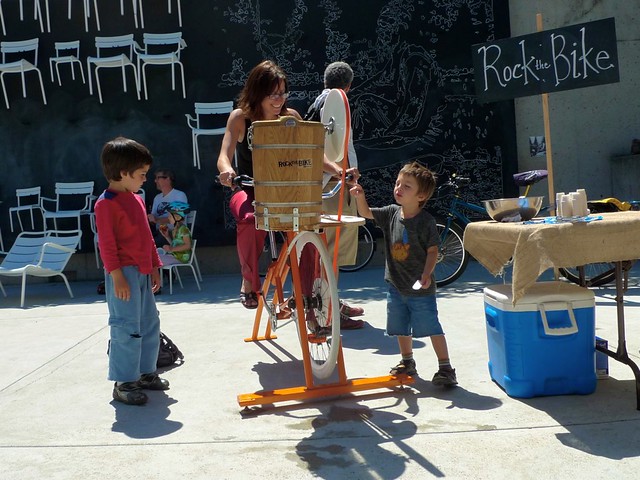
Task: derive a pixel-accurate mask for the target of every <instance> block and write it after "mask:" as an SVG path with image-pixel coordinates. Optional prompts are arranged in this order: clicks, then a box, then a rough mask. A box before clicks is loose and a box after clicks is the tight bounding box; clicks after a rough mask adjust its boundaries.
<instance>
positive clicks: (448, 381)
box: [431, 367, 458, 387]
mask: <svg viewBox="0 0 640 480" xmlns="http://www.w3.org/2000/svg"><path fill="white" fill-rule="evenodd" d="M431 383H433V384H434V385H442V386H443V387H453V386H454V385H457V384H458V379H457V378H456V370H455V369H454V368H451V367H449V368H440V370H438V371H437V372H436V374H435V375H434V376H433V379H432V380H431Z"/></svg>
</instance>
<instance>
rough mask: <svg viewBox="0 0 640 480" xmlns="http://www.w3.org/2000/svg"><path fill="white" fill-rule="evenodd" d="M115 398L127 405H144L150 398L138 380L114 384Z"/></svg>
mask: <svg viewBox="0 0 640 480" xmlns="http://www.w3.org/2000/svg"><path fill="white" fill-rule="evenodd" d="M113 399H114V400H117V401H118V402H122V403H126V404H127V405H144V404H145V403H147V400H148V399H149V398H148V397H147V395H146V394H145V393H144V392H143V391H142V390H141V389H140V386H139V385H138V382H124V383H122V384H121V385H117V384H115V385H114V386H113Z"/></svg>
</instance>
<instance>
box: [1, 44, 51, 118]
mask: <svg viewBox="0 0 640 480" xmlns="http://www.w3.org/2000/svg"><path fill="white" fill-rule="evenodd" d="M38 42H39V39H37V38H32V39H29V40H20V41H16V42H0V51H1V52H2V63H0V83H2V92H3V93H4V102H5V104H6V105H7V108H9V97H8V96H7V88H6V85H5V83H4V76H5V75H6V74H12V73H13V74H20V78H21V79H22V96H23V97H24V98H27V85H26V81H25V74H26V73H27V72H36V73H37V74H38V78H39V79H40V90H41V91H42V101H43V102H44V104H45V105H46V104H47V97H46V95H45V93H44V83H43V82H42V73H41V72H40V69H38ZM29 53H32V54H33V58H34V61H33V63H31V62H30V61H28V60H27V59H25V58H20V59H19V60H13V61H9V60H10V58H13V57H14V56H15V55H21V57H24V55H27V54H29Z"/></svg>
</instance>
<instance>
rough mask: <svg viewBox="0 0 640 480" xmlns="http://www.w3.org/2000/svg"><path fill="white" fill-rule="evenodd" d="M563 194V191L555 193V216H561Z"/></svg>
mask: <svg viewBox="0 0 640 480" xmlns="http://www.w3.org/2000/svg"><path fill="white" fill-rule="evenodd" d="M563 196H564V192H558V193H556V216H557V217H562V197H563Z"/></svg>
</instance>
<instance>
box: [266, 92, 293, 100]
mask: <svg viewBox="0 0 640 480" xmlns="http://www.w3.org/2000/svg"><path fill="white" fill-rule="evenodd" d="M289 95H290V94H289V92H284V93H274V94H272V95H267V97H269V99H270V100H278V99H279V98H282V99H283V100H286V99H287V98H289Z"/></svg>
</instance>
